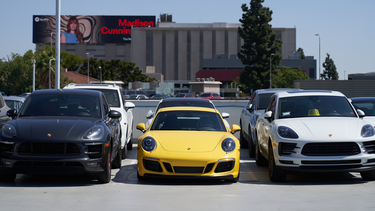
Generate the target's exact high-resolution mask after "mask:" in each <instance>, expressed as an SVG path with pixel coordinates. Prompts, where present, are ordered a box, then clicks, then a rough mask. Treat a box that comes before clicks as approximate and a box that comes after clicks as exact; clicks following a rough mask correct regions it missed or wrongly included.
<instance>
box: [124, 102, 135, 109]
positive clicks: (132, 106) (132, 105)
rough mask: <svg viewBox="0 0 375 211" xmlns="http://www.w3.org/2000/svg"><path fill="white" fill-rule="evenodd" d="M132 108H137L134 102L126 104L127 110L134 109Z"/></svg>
mask: <svg viewBox="0 0 375 211" xmlns="http://www.w3.org/2000/svg"><path fill="white" fill-rule="evenodd" d="M132 108H135V104H134V103H132V102H125V109H126V110H128V109H132Z"/></svg>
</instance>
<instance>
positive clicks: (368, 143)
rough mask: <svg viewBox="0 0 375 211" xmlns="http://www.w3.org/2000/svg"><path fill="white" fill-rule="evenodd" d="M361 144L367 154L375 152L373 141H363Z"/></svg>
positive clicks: (374, 142)
mask: <svg viewBox="0 0 375 211" xmlns="http://www.w3.org/2000/svg"><path fill="white" fill-rule="evenodd" d="M363 146H364V147H365V149H366V152H367V153H369V154H374V153H375V141H366V142H363Z"/></svg>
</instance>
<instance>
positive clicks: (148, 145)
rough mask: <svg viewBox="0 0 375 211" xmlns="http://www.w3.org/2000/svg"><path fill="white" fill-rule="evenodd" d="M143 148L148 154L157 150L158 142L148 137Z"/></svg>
mask: <svg viewBox="0 0 375 211" xmlns="http://www.w3.org/2000/svg"><path fill="white" fill-rule="evenodd" d="M142 148H143V149H144V150H146V151H148V152H151V151H152V150H154V149H155V148H156V141H155V139H154V138H152V137H146V138H144V139H143V141H142Z"/></svg>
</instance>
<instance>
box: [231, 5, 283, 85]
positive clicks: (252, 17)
mask: <svg viewBox="0 0 375 211" xmlns="http://www.w3.org/2000/svg"><path fill="white" fill-rule="evenodd" d="M263 2H264V0H251V1H250V8H249V7H247V6H246V4H242V7H241V8H242V11H243V14H242V19H240V20H239V21H240V22H241V27H239V28H238V33H239V35H240V37H241V38H242V39H243V41H244V44H243V45H242V46H241V50H240V52H239V53H238V58H239V59H241V61H242V63H243V64H244V65H245V68H244V71H243V72H241V74H240V82H241V84H244V86H245V87H242V88H243V89H244V90H250V89H251V88H252V89H253V90H256V89H261V88H267V87H268V86H269V83H270V66H271V67H272V70H273V72H275V69H276V68H277V67H278V65H279V64H280V60H281V55H280V53H279V50H280V48H281V44H282V42H281V40H280V39H277V38H276V33H275V32H274V31H273V29H272V26H271V25H270V24H269V22H271V20H272V17H271V16H272V11H271V10H270V9H269V8H268V7H263V5H262V3H263ZM271 56H272V64H270V58H271Z"/></svg>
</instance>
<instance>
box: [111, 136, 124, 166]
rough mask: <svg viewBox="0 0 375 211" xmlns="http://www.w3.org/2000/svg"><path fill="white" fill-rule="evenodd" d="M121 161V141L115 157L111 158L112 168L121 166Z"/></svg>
mask: <svg viewBox="0 0 375 211" xmlns="http://www.w3.org/2000/svg"><path fill="white" fill-rule="evenodd" d="M121 161H122V150H121V142H120V145H119V148H118V150H117V155H116V158H115V159H114V160H113V164H112V168H114V169H118V168H121Z"/></svg>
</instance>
